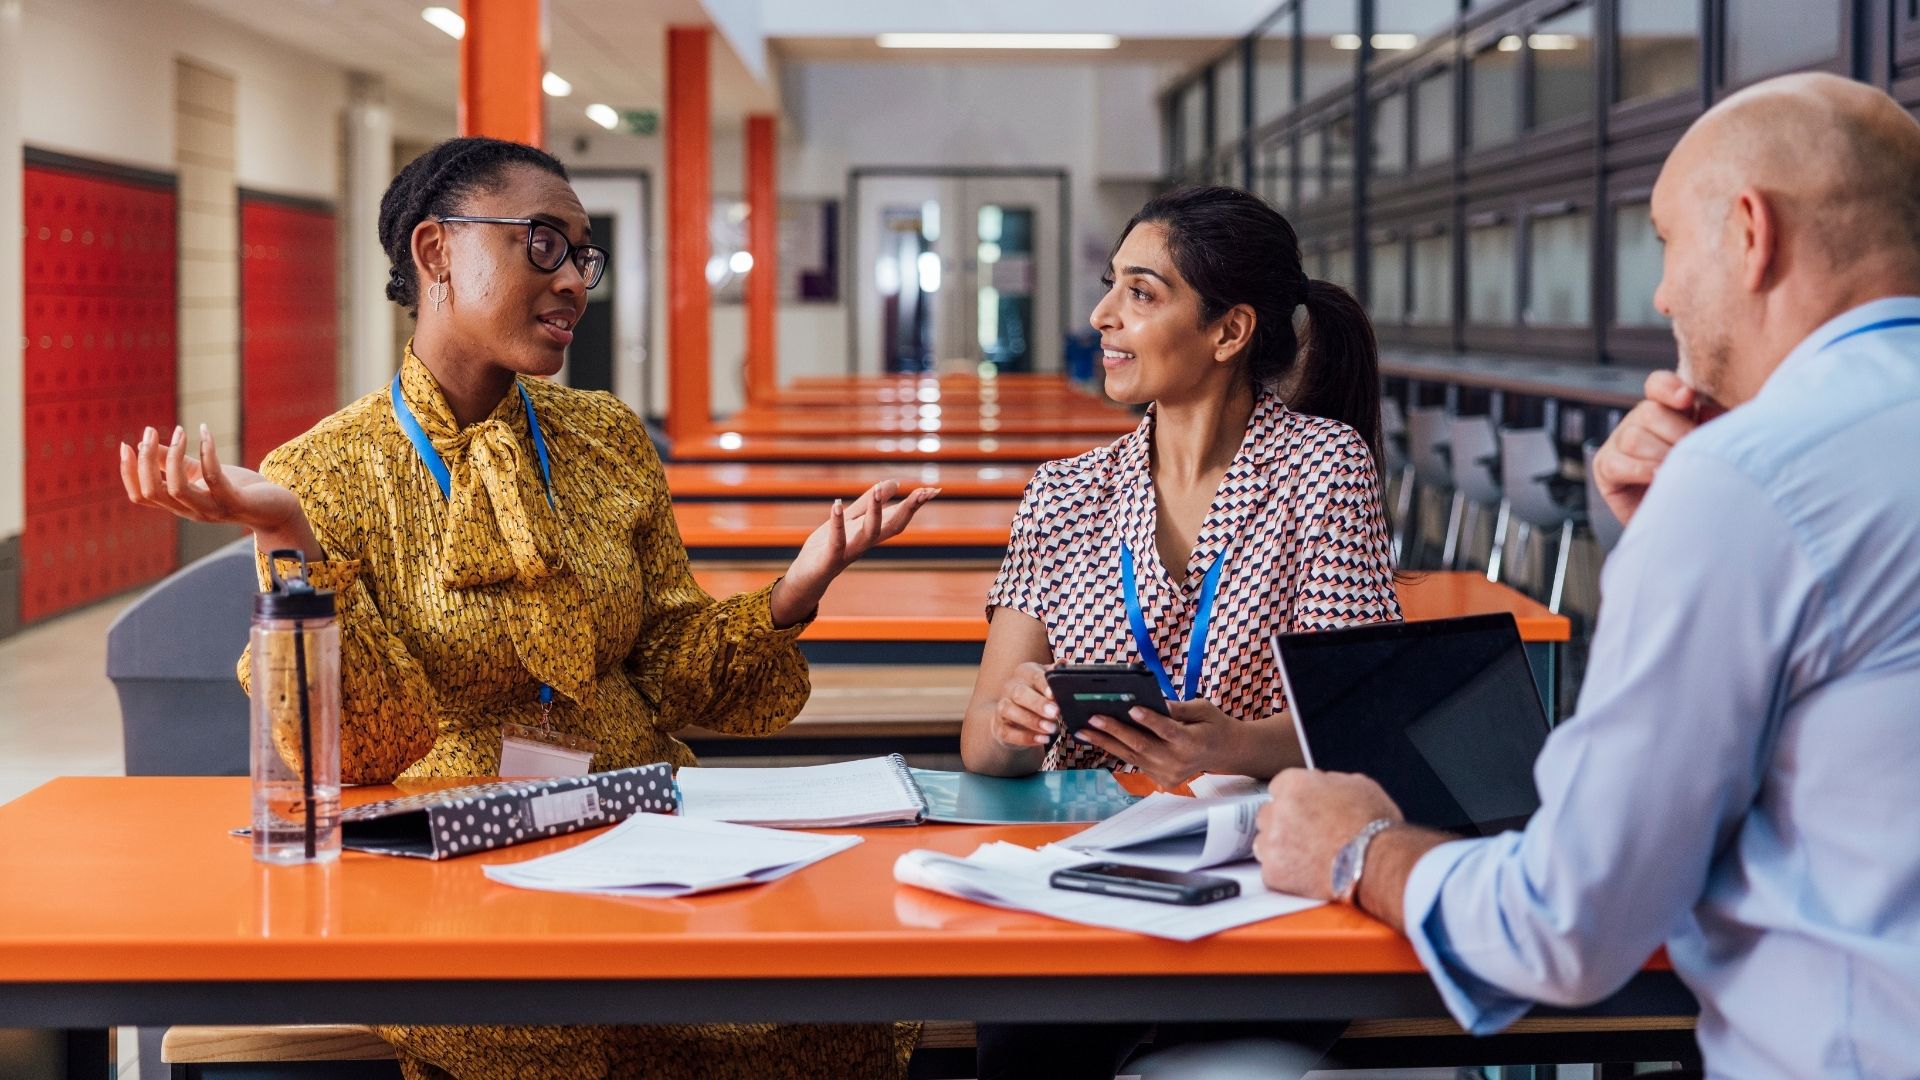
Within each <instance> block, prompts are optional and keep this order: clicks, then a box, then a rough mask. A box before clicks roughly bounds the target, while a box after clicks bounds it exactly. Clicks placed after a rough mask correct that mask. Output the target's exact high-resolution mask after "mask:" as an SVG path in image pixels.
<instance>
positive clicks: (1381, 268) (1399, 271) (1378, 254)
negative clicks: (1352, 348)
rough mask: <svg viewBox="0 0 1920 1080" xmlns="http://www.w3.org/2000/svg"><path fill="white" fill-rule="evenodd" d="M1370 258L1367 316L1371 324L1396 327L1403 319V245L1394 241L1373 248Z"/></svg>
mask: <svg viewBox="0 0 1920 1080" xmlns="http://www.w3.org/2000/svg"><path fill="white" fill-rule="evenodd" d="M1372 256H1373V265H1372V266H1371V267H1369V268H1368V270H1369V273H1370V274H1371V276H1372V279H1373V280H1372V285H1373V290H1372V293H1371V295H1370V296H1369V297H1368V305H1367V307H1368V313H1369V314H1371V315H1372V316H1373V321H1374V322H1377V323H1381V324H1382V325H1388V326H1397V325H1399V324H1400V323H1402V322H1405V321H1406V318H1407V245H1406V244H1404V243H1402V242H1400V241H1398V240H1389V241H1387V242H1385V243H1381V244H1375V245H1373V252H1372Z"/></svg>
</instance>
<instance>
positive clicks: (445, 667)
mask: <svg viewBox="0 0 1920 1080" xmlns="http://www.w3.org/2000/svg"><path fill="white" fill-rule="evenodd" d="M521 385H522V386H524V387H525V388H526V390H527V393H528V395H529V396H530V397H531V398H532V401H533V407H534V410H535V412H536V414H537V416H538V418H539V421H540V430H541V434H542V435H543V436H544V438H545V440H546V443H547V450H548V456H549V458H550V460H551V469H552V474H553V485H554V502H555V508H554V509H549V508H548V506H547V497H546V489H545V486H544V485H543V483H542V481H541V478H540V467H539V463H538V461H537V460H536V459H535V457H534V454H533V452H532V443H531V441H530V435H529V432H528V429H527V416H526V409H525V408H524V407H523V406H522V404H521V400H520V395H519V394H517V393H509V394H508V395H507V396H506V397H505V399H503V400H502V401H501V402H500V405H499V406H498V407H497V408H495V409H494V411H493V413H492V415H490V416H488V417H487V418H486V419H485V420H482V421H480V422H479V423H476V424H471V425H468V426H467V427H465V428H461V427H460V426H459V425H458V423H457V422H456V421H455V420H454V417H453V413H452V411H451V410H450V409H449V408H448V407H447V403H446V400H445V399H444V398H443V397H442V396H441V394H440V387H439V384H438V383H436V382H435V381H434V378H433V375H432V374H431V373H430V372H429V371H428V370H427V368H426V365H425V364H422V363H421V362H420V360H419V359H418V358H417V357H415V356H414V355H413V352H412V350H411V349H409V350H408V351H407V354H406V356H405V358H404V360H403V363H402V366H401V369H400V387H401V393H402V396H403V397H404V398H405V400H406V403H407V407H408V408H409V409H410V410H411V411H412V412H413V415H414V417H415V418H416V419H417V420H418V421H419V422H420V426H421V428H422V429H423V430H425V432H426V433H427V436H428V437H429V438H430V439H431V440H432V441H433V445H434V447H435V449H437V450H439V451H440V456H441V457H442V458H443V459H445V461H446V464H447V468H448V471H449V472H450V473H451V486H452V490H451V493H450V495H449V496H447V497H442V495H441V494H440V488H439V486H438V485H437V484H436V483H435V481H434V478H433V476H432V474H431V473H430V472H428V470H427V466H426V464H425V463H424V462H422V461H421V460H420V457H419V455H418V454H417V453H416V452H415V450H414V447H413V444H412V443H411V442H409V441H408V440H407V436H406V434H405V433H404V432H402V431H401V430H400V425H399V422H398V421H397V420H396V419H395V417H394V413H393V405H392V402H391V401H390V399H389V397H388V393H387V391H386V390H384V389H383V390H382V391H381V392H379V393H374V394H369V395H367V396H366V397H363V398H361V399H360V400H358V401H356V402H354V403H353V404H351V405H349V406H347V407H346V408H344V409H342V410H340V411H339V412H337V413H335V414H334V415H332V416H330V417H328V418H327V419H325V420H323V421H321V422H320V423H319V424H318V425H316V426H315V427H314V428H313V430H311V431H309V432H307V433H306V434H304V435H302V436H300V437H299V438H297V439H295V440H293V441H292V442H290V443H287V444H286V445H285V446H282V447H281V448H279V449H278V450H275V451H274V452H273V453H271V454H269V455H267V459H266V461H264V462H263V463H262V464H261V466H260V471H261V472H262V473H263V474H265V475H266V477H267V478H268V479H270V480H272V481H274V482H275V483H277V484H281V485H283V486H285V487H287V488H289V489H291V490H292V491H293V492H294V493H295V494H296V495H298V496H299V497H300V505H301V507H302V509H304V510H305V511H306V514H307V519H308V521H309V522H310V523H311V524H312V526H313V532H314V535H315V536H316V537H317V538H318V539H319V541H320V545H321V547H322V548H323V549H324V550H325V553H326V556H327V558H326V560H325V561H323V562H320V563H317V564H314V565H312V566H311V567H310V568H309V569H310V573H311V579H312V581H313V583H314V585H315V586H316V587H317V588H322V589H333V590H335V591H336V593H337V601H336V602H337V604H338V608H339V619H340V666H341V672H342V676H341V678H342V687H341V721H340V726H341V733H340V768H341V779H342V780H344V781H345V782H347V783H350V784H381V783H387V782H389V781H391V780H393V779H394V778H395V777H399V776H402V775H404V776H414V777H419V776H492V775H494V774H496V773H497V772H498V771H499V765H500V733H501V726H502V725H503V724H506V723H521V724H531V723H537V722H538V721H539V718H540V713H541V709H540V705H539V703H538V698H539V692H540V686H541V684H542V683H545V684H546V685H548V686H551V687H553V689H554V705H553V712H552V722H553V726H554V727H555V728H557V729H559V730H561V731H564V732H567V733H569V734H575V735H582V736H585V737H586V738H589V739H592V740H593V741H594V742H596V743H598V744H599V748H600V749H599V752H598V753H597V754H596V755H595V756H594V759H593V768H594V769H596V770H600V769H617V768H624V767H626V766H629V765H644V764H647V763H649V762H655V761H669V762H672V763H673V764H674V765H676V766H678V765H687V764H691V763H692V762H693V753H692V751H690V750H688V749H687V746H686V744H685V743H682V742H681V741H680V740H678V739H676V738H674V737H673V732H676V731H678V730H680V729H681V728H684V727H686V726H688V725H689V724H700V725H701V726H704V727H707V728H711V729H713V730H717V731H725V732H730V733H733V734H739V735H766V734H770V733H772V732H775V731H778V730H779V729H780V728H782V727H784V726H785V725H786V724H787V722H788V721H790V720H792V719H793V717H794V714H795V713H797V712H799V710H800V707H801V706H802V705H804V704H805V703H806V700H807V690H808V685H807V664H806V661H805V660H804V659H803V658H802V657H801V655H800V651H799V648H798V646H797V645H796V644H795V642H794V639H795V638H797V637H798V636H799V634H800V630H801V629H802V628H801V627H791V628H788V629H785V630H776V629H774V627H773V617H772V610H771V607H770V599H769V598H770V596H771V594H772V591H773V586H772V585H771V584H769V585H768V586H767V587H766V588H764V589H761V590H759V591H757V592H752V593H747V594H745V595H742V596H736V597H733V598H731V599H728V600H724V601H721V602H719V603H715V602H714V601H713V599H712V598H711V597H709V596H708V595H707V594H706V593H705V592H703V591H702V590H701V589H700V586H699V585H697V584H695V583H694V580H693V575H692V573H691V572H690V571H689V569H688V566H687V553H686V549H685V547H683V546H682V545H681V542H680V531H679V529H678V527H677V526H676V525H675V524H674V520H673V509H672V506H671V504H670V503H669V501H668V496H667V486H666V479H665V475H664V473H663V472H662V470H661V467H660V459H659V456H658V455H657V454H656V453H655V451H654V448H653V443H652V441H651V440H649V439H648V437H647V433H646V429H645V428H644V427H643V426H642V425H641V423H640V419H639V417H637V416H635V415H634V414H633V412H632V410H630V409H628V408H627V406H626V405H625V404H623V403H622V402H620V400H619V399H617V398H615V397H613V396H612V395H611V394H605V393H590V392H585V391H579V390H572V389H569V388H567V387H563V386H556V385H553V384H551V383H547V382H543V381H541V380H538V379H523V380H521ZM263 571H264V567H263ZM264 581H265V576H264V572H263V574H262V582H263V587H264ZM240 677H241V681H242V682H243V683H245V682H246V680H247V678H248V663H247V658H246V657H244V656H243V657H242V658H241V661H240Z"/></svg>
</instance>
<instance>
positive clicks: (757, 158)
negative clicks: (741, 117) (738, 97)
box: [747, 115, 780, 405]
mask: <svg viewBox="0 0 1920 1080" xmlns="http://www.w3.org/2000/svg"><path fill="white" fill-rule="evenodd" d="M777 131H778V122H777V121H776V119H775V118H774V117H771V116H765V115H754V116H749V117H747V254H749V255H751V256H753V269H751V270H749V271H747V403H748V404H750V405H753V404H765V403H768V402H771V401H772V400H773V398H774V396H775V395H776V394H777V393H779V390H780V374H779V363H778V354H777V353H776V351H775V345H774V341H775V330H774V322H775V319H776V313H777V311H778V310H779V304H780V297H779V288H778V281H779V269H780V266H779V261H780V196H779V185H778V184H777V183H776V181H775V168H776V162H777V158H776V156H775V155H776V152H777V145H778V144H777V143H776V142H775V138H776V134H777Z"/></svg>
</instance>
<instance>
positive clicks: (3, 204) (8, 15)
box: [0, 0, 27, 633]
mask: <svg viewBox="0 0 1920 1080" xmlns="http://www.w3.org/2000/svg"><path fill="white" fill-rule="evenodd" d="M20 7H21V0H0V432H5V433H6V434H5V435H4V436H0V575H5V574H8V573H11V574H12V576H13V584H14V585H18V583H19V574H20V567H19V562H18V558H17V557H18V555H19V548H18V543H19V536H20V532H21V530H22V529H23V528H24V527H25V523H26V487H27V482H26V474H25V471H24V470H25V467H26V442H25V440H24V436H23V434H22V433H23V432H24V431H25V430H26V420H27V415H26V405H25V395H26V365H25V353H24V351H23V350H22V349H21V347H20V335H21V333H23V330H22V322H23V315H22V312H23V311H24V304H23V299H22V296H23V294H22V287H23V284H24V283H23V282H22V280H21V259H22V258H23V255H22V252H21V247H20V215H21V212H22V207H23V199H24V196H23V195H22V193H21V189H20V182H21V181H20V149H21V147H20V92H21V88H20V55H21V49H22V46H21V41H20V35H21V29H20V21H21V11H20ZM10 556H11V558H10ZM9 567H10V569H9ZM8 592H9V589H8V586H7V584H6V583H5V582H3V581H0V594H6V593H8ZM13 595H18V593H17V592H14V593H13ZM18 615H19V613H18V612H17V611H14V612H4V611H0V628H4V627H5V626H6V625H8V624H10V623H11V622H12V620H13V619H15V618H17V617H18ZM3 632H4V629H0V633H3Z"/></svg>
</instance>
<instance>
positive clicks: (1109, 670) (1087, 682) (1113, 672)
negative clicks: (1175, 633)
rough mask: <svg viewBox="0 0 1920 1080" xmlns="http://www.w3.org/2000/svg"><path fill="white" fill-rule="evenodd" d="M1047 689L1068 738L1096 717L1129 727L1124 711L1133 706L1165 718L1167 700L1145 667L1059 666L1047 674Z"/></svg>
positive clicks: (1137, 665)
mask: <svg viewBox="0 0 1920 1080" xmlns="http://www.w3.org/2000/svg"><path fill="white" fill-rule="evenodd" d="M1047 688H1048V689H1050V690H1052V691H1053V703H1054V704H1055V705H1058V706H1060V719H1061V721H1063V722H1064V723H1065V724H1066V725H1067V733H1068V734H1069V735H1071V734H1072V733H1074V732H1076V731H1079V730H1080V729H1081V728H1083V727H1086V726H1087V721H1088V720H1091V719H1093V718H1094V717H1096V716H1110V717H1112V718H1114V719H1115V720H1118V721H1120V722H1121V723H1123V724H1125V723H1129V721H1128V720H1127V710H1128V709H1131V708H1133V707H1134V706H1136V705H1138V706H1139V707H1141V708H1143V709H1152V710H1153V711H1154V712H1157V713H1159V714H1160V715H1162V716H1165V715H1167V699H1166V697H1165V696H1164V695H1162V694H1161V693H1160V683H1159V682H1158V681H1156V680H1155V679H1154V677H1153V673H1152V672H1149V671H1148V670H1147V666H1146V665H1145V664H1062V665H1060V666H1059V667H1056V668H1053V669H1052V670H1050V671H1048V672H1047ZM1136 726H1137V725H1136Z"/></svg>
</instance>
